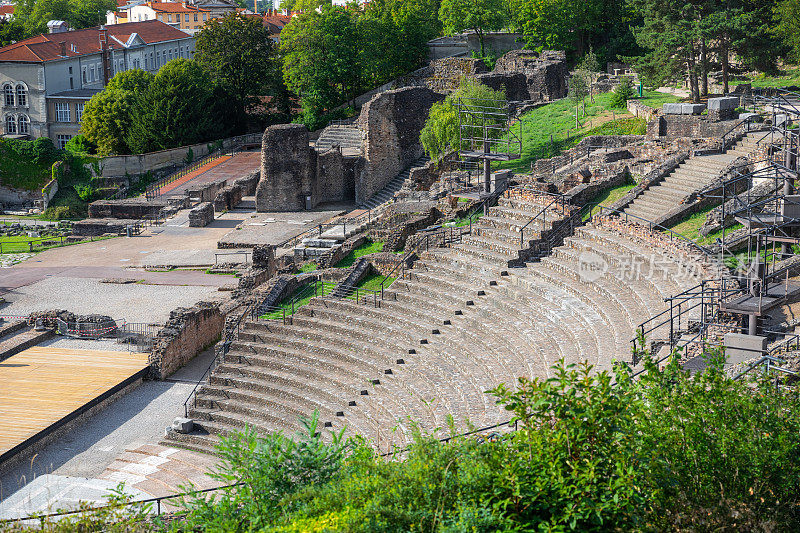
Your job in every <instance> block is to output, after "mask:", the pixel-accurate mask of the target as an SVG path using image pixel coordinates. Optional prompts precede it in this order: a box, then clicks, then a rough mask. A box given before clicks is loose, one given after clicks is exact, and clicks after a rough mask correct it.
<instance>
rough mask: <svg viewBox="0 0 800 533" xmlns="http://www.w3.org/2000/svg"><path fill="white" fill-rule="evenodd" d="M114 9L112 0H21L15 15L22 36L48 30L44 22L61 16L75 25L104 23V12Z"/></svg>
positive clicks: (29, 35)
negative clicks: (22, 31) (20, 25)
mask: <svg viewBox="0 0 800 533" xmlns="http://www.w3.org/2000/svg"><path fill="white" fill-rule="evenodd" d="M115 9H117V2H116V1H115V0H21V1H20V2H18V3H17V7H16V9H15V10H14V18H15V19H17V20H19V21H20V22H21V23H22V26H23V27H24V29H25V37H31V36H33V35H39V34H41V33H47V23H48V21H51V20H64V21H66V22H67V23H68V24H69V25H70V27H72V28H74V29H81V28H89V27H92V26H99V25H100V24H103V23H105V20H106V13H107V12H108V11H113V10H115Z"/></svg>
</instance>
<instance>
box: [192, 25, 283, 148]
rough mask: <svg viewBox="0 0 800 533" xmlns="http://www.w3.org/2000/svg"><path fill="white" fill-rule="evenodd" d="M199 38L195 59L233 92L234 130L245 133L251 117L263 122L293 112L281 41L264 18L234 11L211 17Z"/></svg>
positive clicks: (229, 98)
mask: <svg viewBox="0 0 800 533" xmlns="http://www.w3.org/2000/svg"><path fill="white" fill-rule="evenodd" d="M196 39H197V40H196V48H195V54H194V60H195V61H197V63H198V64H199V65H200V66H202V67H203V68H204V69H205V70H206V72H208V74H209V75H210V76H211V77H212V78H213V79H214V80H215V81H216V83H217V84H219V85H220V86H221V87H222V88H223V89H224V90H225V92H226V94H227V95H228V104H229V106H230V107H229V112H230V113H231V114H232V115H233V116H232V117H231V119H230V121H231V123H232V124H233V127H234V130H235V131H237V132H241V133H243V132H244V131H245V130H246V129H247V125H248V120H251V121H252V122H255V123H256V125H257V126H258V127H263V126H264V125H265V124H266V123H267V122H268V121H269V120H270V119H271V120H275V119H276V118H278V117H279V118H282V119H284V120H285V119H286V118H287V117H288V98H287V94H286V89H285V86H284V84H283V78H282V76H281V70H280V61H279V58H278V55H277V45H276V44H275V43H274V41H273V40H272V39H271V38H270V34H269V31H268V30H267V28H266V27H264V25H263V24H262V23H261V21H260V20H258V19H256V18H253V17H245V16H242V15H235V14H231V15H226V16H225V17H221V18H215V19H211V20H210V21H208V23H207V24H206V25H205V26H204V27H203V29H202V30H201V31H200V33H198V34H197V37H196ZM267 98H269V102H270V108H271V109H270V110H271V111H273V113H268V108H267V106H266V105H265V103H264V102H265V101H266V99H267ZM276 113H277V115H278V117H276Z"/></svg>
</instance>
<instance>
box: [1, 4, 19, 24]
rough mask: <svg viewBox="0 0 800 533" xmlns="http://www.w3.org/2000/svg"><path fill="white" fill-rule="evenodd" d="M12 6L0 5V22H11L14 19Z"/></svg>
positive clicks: (13, 6)
mask: <svg viewBox="0 0 800 533" xmlns="http://www.w3.org/2000/svg"><path fill="white" fill-rule="evenodd" d="M15 7H16V6H15V5H14V4H0V20H11V19H12V18H14V8H15Z"/></svg>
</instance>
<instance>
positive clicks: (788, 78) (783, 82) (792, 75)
mask: <svg viewBox="0 0 800 533" xmlns="http://www.w3.org/2000/svg"><path fill="white" fill-rule="evenodd" d="M739 83H751V84H752V85H753V87H787V86H789V85H800V67H794V66H792V67H788V68H786V69H785V70H784V71H783V72H781V73H780V74H778V75H777V76H763V75H758V76H753V77H749V76H739V77H737V78H731V79H730V80H729V84H730V85H731V90H733V87H734V86H735V85H737V84H739Z"/></svg>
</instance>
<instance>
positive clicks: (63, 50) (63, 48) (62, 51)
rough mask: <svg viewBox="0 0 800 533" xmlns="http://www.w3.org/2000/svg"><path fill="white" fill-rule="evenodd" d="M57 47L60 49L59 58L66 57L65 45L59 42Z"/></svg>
mask: <svg viewBox="0 0 800 533" xmlns="http://www.w3.org/2000/svg"><path fill="white" fill-rule="evenodd" d="M58 46H59V47H60V48H61V57H67V43H66V42H64V41H60V42H59V43H58Z"/></svg>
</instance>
